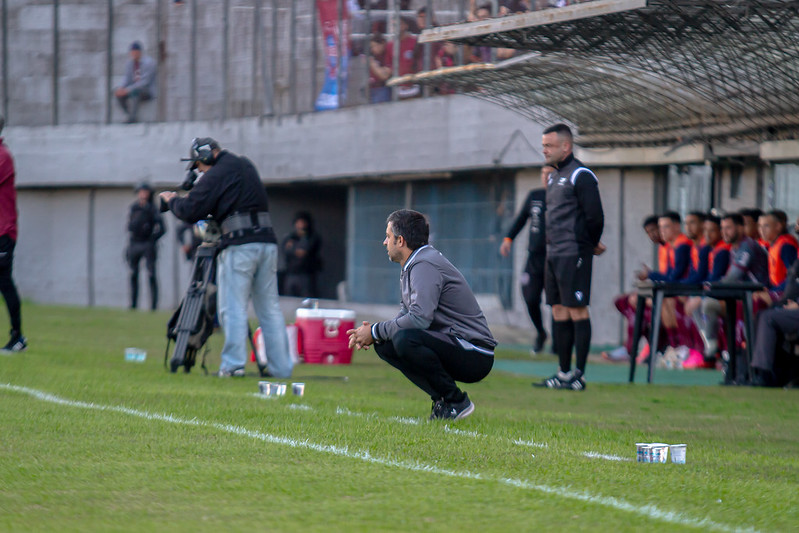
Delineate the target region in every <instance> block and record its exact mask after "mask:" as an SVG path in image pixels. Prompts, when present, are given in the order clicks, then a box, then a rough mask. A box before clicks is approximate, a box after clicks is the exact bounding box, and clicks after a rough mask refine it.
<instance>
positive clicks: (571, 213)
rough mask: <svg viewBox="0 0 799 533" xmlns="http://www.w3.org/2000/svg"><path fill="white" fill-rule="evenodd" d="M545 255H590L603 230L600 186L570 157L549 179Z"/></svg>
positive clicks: (593, 176) (603, 221) (591, 173)
mask: <svg viewBox="0 0 799 533" xmlns="http://www.w3.org/2000/svg"><path fill="white" fill-rule="evenodd" d="M546 218H547V234H546V235H547V255H548V256H566V255H583V254H586V253H592V252H593V250H594V248H595V247H596V246H597V244H599V239H600V238H601V237H602V230H603V229H604V226H605V215H604V212H603V211H602V200H601V199H600V197H599V183H598V181H597V179H596V176H595V175H594V173H593V172H591V171H590V170H589V169H587V168H586V167H585V166H583V164H582V163H581V162H580V161H578V160H577V159H575V158H574V156H573V155H572V154H569V156H568V157H567V158H566V159H565V160H563V161H562V162H561V163H560V164H559V165H558V168H557V169H555V171H554V172H553V173H552V174H550V175H549V182H548V186H547V217H546Z"/></svg>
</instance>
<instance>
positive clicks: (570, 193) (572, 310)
mask: <svg viewBox="0 0 799 533" xmlns="http://www.w3.org/2000/svg"><path fill="white" fill-rule="evenodd" d="M573 142H574V141H573V138H572V132H571V129H569V127H568V126H567V125H565V124H555V125H554V126H550V127H549V128H547V129H545V130H544V135H543V139H542V144H543V148H544V150H543V151H544V158H545V160H546V163H547V165H551V166H552V167H554V168H555V171H554V172H552V173H551V174H550V175H549V180H548V182H547V214H546V224H547V233H546V239H547V259H546V262H547V263H546V273H545V277H546V279H545V286H546V292H547V303H548V304H549V305H551V306H552V318H553V323H552V330H553V331H552V336H553V337H554V339H555V344H556V345H557V348H558V360H559V363H560V370H559V371H558V372H557V373H555V375H553V376H552V377H550V378H548V379H545V380H544V381H542V382H541V383H538V384H536V385H538V386H542V387H548V388H551V389H569V390H583V389H585V380H584V379H583V375H584V374H585V364H586V362H587V360H588V351H589V350H590V348H591V317H590V314H589V312H588V305H589V304H590V296H591V265H592V261H593V256H594V255H599V254H601V253H602V252H604V251H605V247H604V246H603V245H602V244H601V243H600V241H599V239H600V238H601V237H602V230H603V229H604V226H605V215H604V213H603V211H602V200H601V198H600V196H599V182H598V180H597V177H596V176H595V175H594V173H593V172H591V171H590V170H589V169H588V168H586V167H585V166H584V165H583V164H582V163H581V162H580V161H578V160H577V159H576V158H575V157H574V154H573V153H572V150H573V146H574V144H573ZM572 348H575V351H576V355H577V362H576V365H575V366H576V368H575V370H574V371H573V372H572V371H571V357H572Z"/></svg>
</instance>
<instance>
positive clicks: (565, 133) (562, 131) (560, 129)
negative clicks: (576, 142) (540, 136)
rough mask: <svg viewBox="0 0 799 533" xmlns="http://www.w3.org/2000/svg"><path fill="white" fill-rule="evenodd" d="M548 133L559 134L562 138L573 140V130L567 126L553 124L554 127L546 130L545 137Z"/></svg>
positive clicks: (560, 123)
mask: <svg viewBox="0 0 799 533" xmlns="http://www.w3.org/2000/svg"><path fill="white" fill-rule="evenodd" d="M547 133H557V134H558V135H560V136H562V137H566V138H568V139H569V140H571V139H572V130H571V128H570V127H568V126H567V125H566V124H564V123H562V122H559V123H558V124H553V125H552V126H550V127H548V128H547V129H545V130H544V135H546V134H547Z"/></svg>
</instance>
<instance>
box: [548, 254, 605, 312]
mask: <svg viewBox="0 0 799 533" xmlns="http://www.w3.org/2000/svg"><path fill="white" fill-rule="evenodd" d="M593 259H594V256H593V254H592V253H590V252H589V253H585V254H582V255H563V256H555V257H547V266H546V274H545V280H544V288H545V290H546V294H547V304H549V305H558V304H559V305H565V306H566V307H585V306H587V305H589V303H590V301H591V264H592V262H593Z"/></svg>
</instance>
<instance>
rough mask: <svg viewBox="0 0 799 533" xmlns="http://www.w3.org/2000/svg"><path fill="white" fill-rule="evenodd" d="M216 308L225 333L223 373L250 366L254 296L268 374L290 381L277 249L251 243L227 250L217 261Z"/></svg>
mask: <svg viewBox="0 0 799 533" xmlns="http://www.w3.org/2000/svg"><path fill="white" fill-rule="evenodd" d="M216 275H217V283H218V285H219V292H218V293H217V306H218V310H219V320H220V321H221V322H222V329H224V331H225V345H224V346H223V347H222V364H221V367H220V369H221V370H227V371H232V370H235V369H237V368H244V365H245V364H246V362H247V302H248V301H249V299H250V296H252V303H253V307H254V308H255V315H256V317H258V323H259V324H260V326H261V333H262V334H263V338H264V340H265V344H266V356H267V359H268V361H269V373H270V374H272V375H273V376H275V377H278V378H288V377H291V370H292V368H293V367H294V361H292V359H291V354H290V353H289V342H288V337H287V336H286V322H285V320H284V319H283V313H282V312H281V311H280V302H279V300H278V295H277V245H276V244H272V243H265V242H252V243H247V244H240V245H238V246H228V247H227V248H225V249H224V250H222V252H220V254H219V258H218V260H217V270H216Z"/></svg>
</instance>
